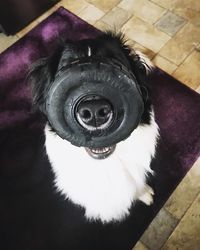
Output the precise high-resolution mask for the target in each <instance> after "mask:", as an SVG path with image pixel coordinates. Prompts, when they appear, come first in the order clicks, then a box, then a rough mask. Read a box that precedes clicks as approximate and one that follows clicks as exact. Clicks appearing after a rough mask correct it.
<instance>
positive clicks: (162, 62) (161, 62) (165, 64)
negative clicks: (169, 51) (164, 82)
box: [153, 55, 177, 75]
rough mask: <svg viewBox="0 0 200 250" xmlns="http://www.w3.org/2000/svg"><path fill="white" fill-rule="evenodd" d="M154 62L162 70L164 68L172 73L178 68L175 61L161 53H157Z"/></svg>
mask: <svg viewBox="0 0 200 250" xmlns="http://www.w3.org/2000/svg"><path fill="white" fill-rule="evenodd" d="M153 63H154V64H155V65H156V66H157V67H159V68H161V69H162V70H164V71H165V72H167V73H168V74H170V75H171V74H172V73H173V72H174V71H175V69H176V68H177V65H175V64H174V63H172V62H170V61H168V60H167V59H166V58H164V57H162V56H160V55H156V57H154V59H153Z"/></svg>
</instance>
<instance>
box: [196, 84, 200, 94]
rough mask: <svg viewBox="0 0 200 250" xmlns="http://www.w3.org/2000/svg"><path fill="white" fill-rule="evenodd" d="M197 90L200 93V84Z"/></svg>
mask: <svg viewBox="0 0 200 250" xmlns="http://www.w3.org/2000/svg"><path fill="white" fill-rule="evenodd" d="M196 91H197V92H198V93H199V94H200V85H199V86H198V88H197V89H196Z"/></svg>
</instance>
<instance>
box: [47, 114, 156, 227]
mask: <svg viewBox="0 0 200 250" xmlns="http://www.w3.org/2000/svg"><path fill="white" fill-rule="evenodd" d="M45 133H46V150H47V154H48V157H49V160H50V162H51V164H52V167H53V170H54V172H55V175H56V179H55V186H56V187H57V188H58V190H59V191H61V192H62V193H63V194H64V195H65V196H66V197H67V198H69V199H70V200H71V201H72V202H73V203H75V204H77V205H80V206H82V207H84V208H85V215H86V217H87V218H88V219H101V220H102V221H103V222H109V221H112V220H121V219H123V218H124V217H125V216H126V215H128V214H129V208H130V207H131V205H132V202H134V201H135V200H137V199H138V198H139V197H140V196H141V195H142V192H143V191H144V189H145V187H146V184H145V177H146V174H147V172H151V169H150V163H151V159H152V157H153V156H154V153H155V147H156V141H157V136H158V127H157V125H156V123H155V121H154V119H153V116H152V122H151V125H145V126H139V127H138V128H137V129H136V130H135V131H134V132H133V133H132V135H131V136H130V137H129V138H128V139H126V140H125V141H123V142H120V143H119V144H118V145H117V147H116V150H115V152H114V153H113V154H112V155H111V156H109V157H108V158H107V159H104V160H95V159H93V158H91V157H90V156H89V155H88V154H87V152H86V151H85V149H84V148H78V147H75V146H72V145H71V144H70V143H69V142H67V141H65V140H63V139H61V138H60V137H59V136H57V135H55V134H54V133H52V132H51V131H49V128H48V126H47V127H46V129H45Z"/></svg>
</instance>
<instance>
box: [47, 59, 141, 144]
mask: <svg viewBox="0 0 200 250" xmlns="http://www.w3.org/2000/svg"><path fill="white" fill-rule="evenodd" d="M90 102H91V103H98V102H100V103H101V104H102V105H107V106H106V107H107V108H109V112H110V113H109V116H107V119H106V111H105V110H100V112H101V113H99V114H100V115H102V117H103V119H104V122H105V126H104V124H102V123H101V122H100V126H99V125H98V124H97V126H96V127H95V125H94V124H93V125H91V124H92V118H91V113H90V110H89V111H88V110H87V105H89V104H90ZM86 103H87V104H86ZM88 103H89V104H88ZM85 106H86V109H85V110H83V117H81V118H80V112H79V111H80V110H81V109H82V107H85ZM88 107H89V106H88ZM45 109H46V110H45V113H46V114H47V116H48V119H49V122H50V124H51V125H52V127H53V128H54V129H55V131H56V132H57V134H58V135H59V136H60V137H62V138H63V139H66V140H68V141H69V142H71V143H72V144H73V145H75V146H83V147H90V148H102V147H107V146H112V145H114V144H116V143H117V142H119V141H121V140H124V139H126V138H127V137H128V136H129V135H130V134H131V132H132V131H133V130H134V129H135V128H136V127H137V126H138V124H139V122H140V119H141V115H142V113H143V109H144V103H143V99H142V96H141V92H140V88H139V86H138V84H137V81H136V79H135V77H134V75H133V74H132V73H131V72H129V71H128V70H127V69H126V68H125V67H124V66H123V65H121V64H120V63H119V62H118V61H115V60H104V59H97V58H95V59H94V58H87V59H84V60H78V61H74V62H73V63H71V64H70V65H66V66H64V67H62V68H61V69H60V70H59V72H58V73H57V75H56V77H55V80H54V82H53V84H52V86H51V88H50V90H49V92H48V96H47V99H46V106H45ZM104 111H105V113H104ZM81 112H82V111H81ZM84 112H85V113H84ZM82 118H83V122H82ZM90 122H91V124H90ZM90 125H91V126H90Z"/></svg>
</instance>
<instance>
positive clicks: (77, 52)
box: [29, 32, 151, 124]
mask: <svg viewBox="0 0 200 250" xmlns="http://www.w3.org/2000/svg"><path fill="white" fill-rule="evenodd" d="M88 46H89V47H90V48H91V51H92V56H93V57H98V58H106V59H115V60H117V61H119V62H120V63H121V64H123V65H124V66H125V67H126V68H127V69H128V70H130V71H131V72H132V73H133V74H134V75H135V77H136V79H137V82H138V83H139V85H140V88H141V92H142V94H143V100H144V104H145V107H144V113H143V115H142V119H141V123H144V124H149V123H150V110H151V102H150V100H149V96H148V91H149V90H148V86H147V84H146V76H147V71H148V70H150V68H149V65H147V64H146V62H145V61H144V60H143V59H142V58H141V57H140V56H139V55H138V54H137V53H136V52H135V51H134V50H133V49H132V48H130V47H129V46H128V45H127V41H126V40H125V38H124V35H123V34H122V33H119V34H115V33H113V32H107V33H104V34H103V35H102V36H100V37H98V38H97V39H87V40H81V41H69V40H68V41H66V42H62V43H61V45H60V46H59V48H58V49H57V51H56V52H54V53H53V54H52V56H50V57H49V58H47V59H42V60H40V61H38V62H37V63H36V64H35V65H33V66H32V69H31V71H30V75H29V77H30V80H32V81H33V84H32V86H33V91H32V92H33V99H34V103H35V105H37V106H38V107H40V106H42V105H43V102H44V100H45V99H46V98H45V96H46V94H47V92H48V90H49V88H50V85H51V84H52V82H53V80H54V77H55V75H56V73H57V72H58V71H59V69H60V68H62V66H63V65H66V64H70V63H71V62H73V61H74V60H76V59H81V58H84V57H87V56H88V55H87V52H88ZM44 82H45V83H46V84H43V83H44Z"/></svg>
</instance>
